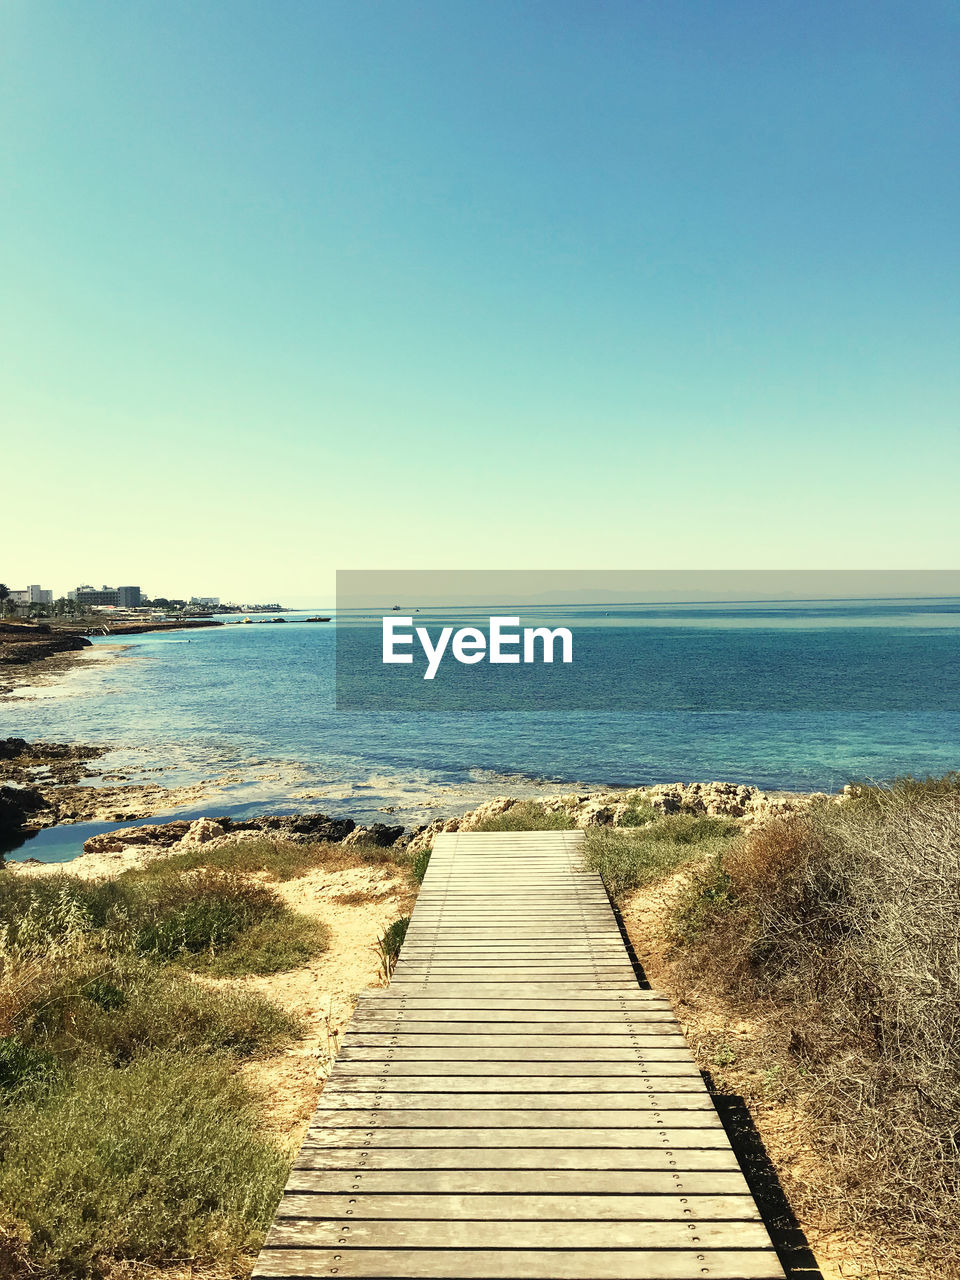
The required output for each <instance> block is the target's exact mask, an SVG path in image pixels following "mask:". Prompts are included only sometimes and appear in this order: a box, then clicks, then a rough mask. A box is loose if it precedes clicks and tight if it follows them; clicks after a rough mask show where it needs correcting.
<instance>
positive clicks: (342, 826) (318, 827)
mask: <svg viewBox="0 0 960 1280" xmlns="http://www.w3.org/2000/svg"><path fill="white" fill-rule="evenodd" d="M219 821H220V823H221V825H222V826H223V828H224V830H225V831H228V832H229V831H270V832H275V833H276V834H277V835H280V836H282V837H283V838H284V839H285V840H295V841H298V842H299V843H301V844H302V843H306V842H308V841H312V840H328V841H330V842H331V843H332V844H337V843H339V841H341V840H343V839H344V837H345V836H348V835H349V834H350V832H351V831H352V830H353V829H354V827H355V826H356V825H357V824H356V823H355V822H354V821H353V819H352V818H331V817H329V815H328V814H325V813H295V814H282V815H278V814H267V815H265V816H264V817H262V818H251V819H250V820H249V821H246V822H231V821H230V819H229V818H220V819H219Z"/></svg>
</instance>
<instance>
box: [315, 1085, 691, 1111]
mask: <svg viewBox="0 0 960 1280" xmlns="http://www.w3.org/2000/svg"><path fill="white" fill-rule="evenodd" d="M375 1098H382V1102H378V1103H375V1102H374V1101H373V1099H375ZM601 1098H602V1102H601V1101H600V1099H601ZM324 1099H326V1102H325V1101H324ZM591 1104H592V1108H593V1109H595V1110H599V1109H600V1108H602V1109H603V1111H604V1112H607V1111H637V1112H639V1111H643V1112H647V1111H650V1112H656V1113H659V1112H661V1111H706V1112H709V1113H710V1114H711V1115H715V1114H716V1113H715V1110H714V1106H713V1102H712V1100H711V1098H710V1095H709V1094H708V1093H707V1091H706V1089H704V1088H702V1087H701V1088H700V1089H697V1090H695V1091H693V1092H685V1093H679V1092H665V1093H664V1094H663V1096H661V1095H660V1094H659V1093H658V1092H657V1091H656V1090H654V1091H652V1092H649V1093H648V1092H645V1091H644V1090H637V1091H633V1092H626V1091H624V1090H617V1091H616V1092H613V1093H603V1094H597V1093H593V1092H587V1091H581V1092H579V1093H574V1092H570V1091H568V1092H564V1093H549V1092H546V1091H540V1092H537V1093H519V1092H518V1093H476V1092H470V1093H438V1092H430V1093H427V1092H416V1091H414V1092H407V1091H405V1089H404V1087H403V1085H402V1084H401V1086H400V1088H399V1089H397V1090H392V1089H385V1090H380V1091H378V1092H371V1091H370V1090H355V1089H351V1088H349V1087H344V1088H340V1089H336V1090H327V1089H324V1091H323V1094H322V1095H321V1098H320V1101H319V1103H318V1105H317V1116H318V1118H319V1117H320V1116H326V1115H327V1114H328V1112H329V1111H333V1110H336V1111H351V1110H359V1111H370V1110H376V1109H378V1110H379V1111H380V1112H381V1113H383V1112H386V1111H391V1112H392V1111H424V1110H429V1111H440V1110H449V1111H451V1112H454V1113H455V1114H456V1115H461V1116H462V1115H464V1114H466V1113H467V1112H468V1111H471V1110H472V1111H499V1112H506V1111H508V1110H512V1111H562V1112H569V1111H572V1110H579V1109H580V1108H583V1109H584V1111H585V1112H587V1111H588V1109H589V1108H590V1107H591ZM589 1113H590V1114H593V1111H592V1110H590V1112H589ZM488 1119H489V1117H488Z"/></svg>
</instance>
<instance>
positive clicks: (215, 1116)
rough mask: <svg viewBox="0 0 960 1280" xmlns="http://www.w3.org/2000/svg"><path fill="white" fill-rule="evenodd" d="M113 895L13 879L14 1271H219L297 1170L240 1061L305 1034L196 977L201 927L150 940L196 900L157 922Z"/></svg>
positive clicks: (6, 1004) (7, 1082) (6, 1143)
mask: <svg viewBox="0 0 960 1280" xmlns="http://www.w3.org/2000/svg"><path fill="white" fill-rule="evenodd" d="M109 884H110V882H104V883H102V884H97V885H93V884H89V883H85V882H82V881H74V882H73V883H71V882H70V880H69V878H68V877H57V878H56V879H55V880H53V881H42V880H26V879H21V878H20V877H17V876H14V875H12V874H2V875H0V911H2V918H3V923H2V925H0V1274H3V1275H4V1276H30V1275H76V1276H86V1275H93V1276H99V1275H104V1274H106V1273H107V1272H108V1271H109V1270H110V1268H111V1266H112V1265H114V1264H115V1263H116V1262H117V1261H118V1260H120V1259H124V1258H126V1259H138V1260H139V1261H141V1262H152V1263H157V1264H160V1263H163V1262H167V1261H170V1260H173V1259H182V1258H184V1257H187V1258H191V1259H195V1260H197V1261H207V1262H212V1261H217V1262H221V1263H222V1262H223V1261H224V1260H230V1259H233V1258H235V1257H236V1256H238V1255H239V1254H240V1253H241V1252H242V1251H244V1250H246V1249H248V1248H250V1247H251V1246H252V1244H254V1243H255V1242H256V1241H257V1240H258V1239H259V1233H260V1232H262V1230H263V1229H264V1227H265V1226H266V1225H267V1222H268V1221H269V1217H270V1214H271V1213H272V1211H273V1206H274V1204H275V1201H276V1197H277V1195H278V1194H279V1190H280V1187H281V1185H282V1182H283V1178H284V1176H285V1171H286V1161H285V1159H284V1156H283V1153H282V1152H281V1151H279V1150H278V1149H277V1148H276V1147H275V1146H274V1145H272V1144H271V1143H269V1142H267V1141H266V1140H264V1139H263V1138H262V1137H261V1136H260V1135H259V1134H258V1131H257V1115H256V1099H255V1097H254V1095H253V1094H252V1093H251V1091H250V1090H249V1089H248V1087H247V1086H246V1085H245V1084H244V1083H243V1082H242V1081H241V1079H240V1078H239V1077H238V1076H237V1074H236V1064H237V1063H239V1061H240V1060H242V1059H245V1058H251V1057H254V1056H257V1055H260V1054H263V1053H266V1052H269V1051H271V1050H274V1049H275V1048H276V1047H277V1046H278V1045H280V1044H282V1043H284V1042H286V1041H288V1040H289V1039H290V1037H292V1036H294V1035H295V1034H296V1033H297V1031H298V1024H297V1022H296V1021H295V1020H294V1019H292V1018H290V1017H288V1016H287V1015H286V1014H284V1013H283V1012H282V1011H281V1010H280V1009H279V1008H278V1007H277V1006H276V1005H274V1004H272V1003H270V1002H269V1001H267V1000H264V999H263V998H261V997H259V996H254V995H247V994H243V993H241V992H238V991H234V990H229V989H211V988H207V987H205V986H203V985H201V984H199V983H198V982H197V980H196V979H195V978H192V977H191V975H190V974H189V973H187V972H186V971H185V970H184V968H183V967H181V966H180V965H179V964H177V963H176V962H175V961H176V959H178V958H179V956H180V954H181V953H180V952H179V951H175V950H174V948H173V947H172V945H171V939H172V938H174V937H178V936H180V937H183V938H185V939H186V942H185V944H184V945H185V947H186V946H187V945H189V942H190V940H191V938H192V937H193V935H191V933H190V929H189V928H188V927H184V928H180V926H179V925H177V926H176V927H174V928H172V929H171V930H170V931H169V932H168V933H167V934H166V935H164V942H163V945H155V943H156V942H157V941H158V940H159V936H160V934H159V933H158V926H160V925H161V924H162V923H163V922H164V921H166V922H168V923H169V922H171V921H172V920H174V919H175V918H176V917H177V915H178V913H179V915H180V916H181V917H183V907H184V903H189V902H190V901H191V899H190V898H189V897H186V896H181V897H180V898H179V899H177V900H175V901H173V902H171V900H170V898H169V896H164V897H163V898H162V899H158V900H157V902H156V903H155V904H154V910H153V913H152V915H151V912H150V911H149V910H148V909H147V907H146V905H145V900H141V901H139V903H137V899H135V898H134V897H132V896H131V895H129V894H126V893H122V892H121V893H115V892H114V891H113V890H112V889H110V888H108V887H107V886H108V885H109ZM228 900H229V899H227V898H226V897H224V898H222V899H221V900H220V901H228ZM194 901H197V902H201V903H203V904H205V905H209V900H208V899H204V898H202V897H201V898H197V899H194ZM131 905H134V906H135V909H134V910H132V911H131V910H129V908H130V907H131ZM221 926H222V918H221V917H220V916H219V915H218V913H217V912H216V911H214V912H213V913H212V927H210V928H208V929H207V930H206V932H207V935H208V936H207V938H206V940H205V945H206V946H207V947H208V950H209V949H211V948H212V950H213V954H216V949H217V942H216V941H215V939H216V938H217V937H219V938H220V943H221V944H222V952H223V953H224V954H229V951H230V943H228V942H227V941H226V939H225V936H224V935H223V933H222V928H221ZM151 928H152V929H153V940H152V941H151V942H149V943H148V941H147V939H148V936H150V929H151ZM202 931H203V930H202V929H201V930H200V932H202ZM242 936H243V930H242V929H240V930H239V931H238V932H237V933H236V934H235V935H234V941H235V940H236V938H239V937H242ZM182 954H183V955H186V956H194V955H196V954H198V953H196V952H190V951H189V950H186V949H184V950H183V952H182Z"/></svg>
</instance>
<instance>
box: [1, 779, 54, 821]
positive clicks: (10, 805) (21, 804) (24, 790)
mask: <svg viewBox="0 0 960 1280" xmlns="http://www.w3.org/2000/svg"><path fill="white" fill-rule="evenodd" d="M52 809H53V805H51V803H50V801H49V800H45V799H44V797H43V795H42V794H41V792H40V791H38V790H37V788H36V787H11V786H0V831H19V830H20V828H21V827H24V826H26V825H27V824H28V823H30V822H31V821H33V820H35V819H36V818H37V817H38V816H39V815H41V814H44V813H45V812H46V813H49V811H51V810H52Z"/></svg>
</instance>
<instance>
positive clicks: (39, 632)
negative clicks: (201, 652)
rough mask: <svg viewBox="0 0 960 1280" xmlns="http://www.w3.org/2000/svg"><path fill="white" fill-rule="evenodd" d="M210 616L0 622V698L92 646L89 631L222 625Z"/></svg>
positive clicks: (38, 679)
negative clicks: (93, 623) (98, 622)
mask: <svg viewBox="0 0 960 1280" xmlns="http://www.w3.org/2000/svg"><path fill="white" fill-rule="evenodd" d="M223 625H224V624H223V623H222V622H216V621H213V620H212V619H186V620H184V621H183V622H127V623H123V622H117V623H109V622H107V623H104V624H103V626H101V627H97V628H96V629H95V630H92V629H91V628H90V627H78V626H70V625H66V626H53V625H51V624H50V623H48V622H41V623H28V622H0V698H3V697H6V696H8V695H9V694H11V693H14V692H15V691H16V690H18V689H22V688H23V687H24V686H25V685H31V684H35V683H37V682H44V681H46V680H47V679H49V678H50V677H51V676H55V675H57V674H59V672H61V671H63V670H65V669H66V668H67V667H69V666H70V665H72V663H73V662H75V661H76V659H77V657H78V656H80V655H82V654H83V653H84V651H85V650H89V649H90V648H91V646H92V641H91V640H90V638H89V637H90V635H91V634H96V635H101V636H132V635H141V634H142V633H143V632H145V631H189V630H192V629H195V628H197V627H222V626H223Z"/></svg>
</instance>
